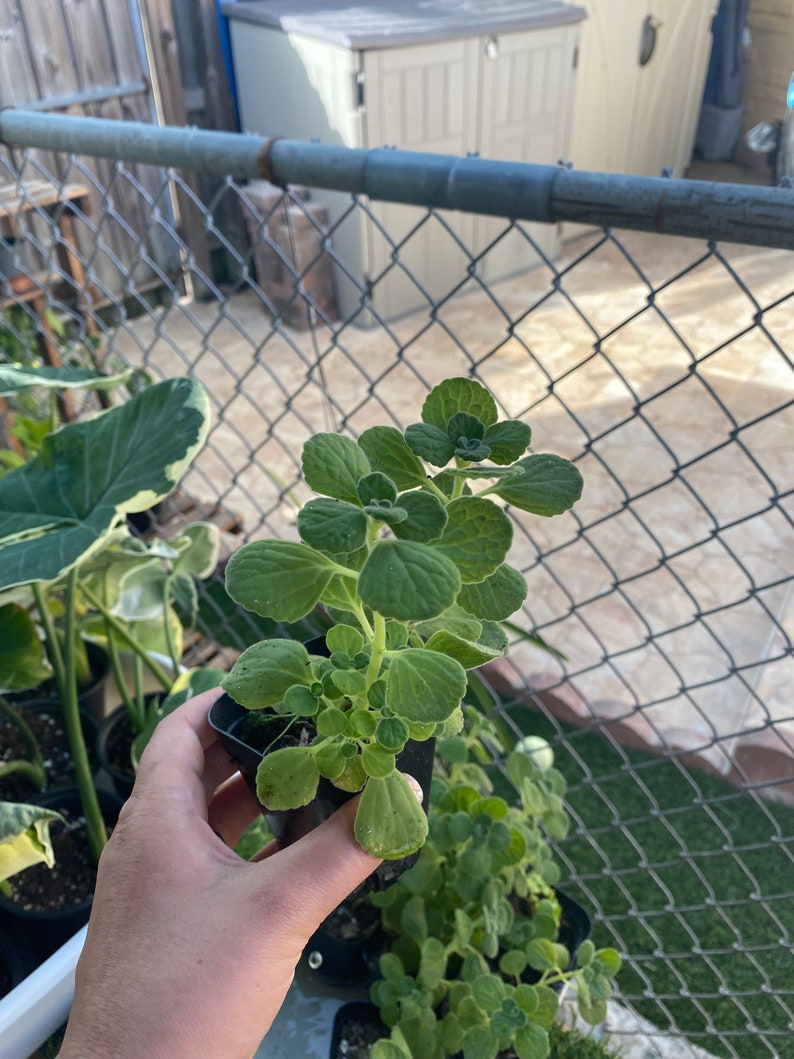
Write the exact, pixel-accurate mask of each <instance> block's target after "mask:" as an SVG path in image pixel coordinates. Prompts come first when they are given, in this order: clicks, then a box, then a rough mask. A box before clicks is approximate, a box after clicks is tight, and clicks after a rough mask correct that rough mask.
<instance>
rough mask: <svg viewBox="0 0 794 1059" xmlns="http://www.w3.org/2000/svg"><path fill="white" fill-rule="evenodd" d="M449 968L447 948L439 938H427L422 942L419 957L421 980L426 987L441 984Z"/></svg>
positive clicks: (430, 987)
mask: <svg viewBox="0 0 794 1059" xmlns="http://www.w3.org/2000/svg"><path fill="white" fill-rule="evenodd" d="M446 969H447V950H446V948H445V947H444V945H443V944H442V943H441V942H440V941H439V940H438V938H426V939H425V940H424V941H423V942H422V948H421V953H420V957H419V973H418V975H417V977H418V979H419V981H420V982H421V983H422V985H423V986H424V987H425V988H426V989H435V988H436V986H438V985H440V983H441V981H442V979H443V977H444V973H445V971H446Z"/></svg>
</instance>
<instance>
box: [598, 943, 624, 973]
mask: <svg viewBox="0 0 794 1059" xmlns="http://www.w3.org/2000/svg"><path fill="white" fill-rule="evenodd" d="M593 961H594V962H595V963H596V964H597V965H598V966H599V967H600V969H601V971H602V972H603V973H604V974H605V975H606V976H607V977H608V978H614V977H615V975H616V974H617V973H618V971H619V970H620V964H621V959H620V955H619V954H618V952H617V951H616V950H615V949H599V950H598V951H597V952H596V954H595V956H594V957H593Z"/></svg>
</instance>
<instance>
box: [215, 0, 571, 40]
mask: <svg viewBox="0 0 794 1059" xmlns="http://www.w3.org/2000/svg"><path fill="white" fill-rule="evenodd" d="M221 10H222V12H223V14H224V15H226V16H228V17H229V18H230V19H233V20H235V21H240V22H250V23H254V24H256V25H260V26H269V27H272V28H275V29H281V30H283V31H284V32H285V33H296V34H300V35H301V36H305V37H313V38H315V39H316V40H322V41H325V42H326V43H328V44H337V45H341V46H342V47H346V48H358V49H361V48H395V47H398V46H399V45H403V44H417V43H420V42H428V41H437V40H453V39H455V38H459V37H475V36H479V35H480V34H482V33H497V32H500V33H505V32H509V31H511V30H526V29H542V28H544V27H546V26H558V25H563V24H565V23H570V22H581V21H582V19H584V18H586V12H585V10H584V8H581V7H575V6H573V5H570V4H566V3H561V2H559V0H491V2H489V3H488V4H487V5H485V4H483V3H482V0H381V2H379V3H378V2H374V0H373V2H371V3H364V4H350V3H346V2H345V0H245V2H236V3H228V2H227V3H223V4H222V5H221Z"/></svg>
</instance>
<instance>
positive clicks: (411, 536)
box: [392, 489, 447, 543]
mask: <svg viewBox="0 0 794 1059" xmlns="http://www.w3.org/2000/svg"><path fill="white" fill-rule="evenodd" d="M400 507H401V508H402V509H403V511H405V512H407V515H408V517H407V519H406V520H405V521H404V522H400V523H399V524H398V525H395V526H393V527H392V528H393V530H394V536H395V537H398V538H399V539H400V540H406V541H422V542H423V543H429V542H430V541H433V540H436V538H437V537H440V536H441V534H442V533H443V532H444V527H445V526H446V524H447V509H446V507H445V506H444V504H443V503H442V502H441V500H439V498H438V497H437V496H436V495H435V494H434V493H428V492H425V490H423V489H419V490H417V491H416V492H413V493H403V495H402V496H401V497H400Z"/></svg>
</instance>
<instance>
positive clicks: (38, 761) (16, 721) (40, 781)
mask: <svg viewBox="0 0 794 1059" xmlns="http://www.w3.org/2000/svg"><path fill="white" fill-rule="evenodd" d="M0 714H2V715H3V716H4V717H5V718H6V720H7V721H8V722H9V724H12V725H13V726H14V727H15V728H16V730H17V731H18V732H19V734H20V736H21V737H22V741H23V742H24V744H25V747H26V749H27V752H28V754H29V755H30V761H9V762H8V763H7V764H5V765H0V776H8V775H10V774H11V773H12V772H23V773H24V774H25V775H26V776H27V777H28V779H29V780H30V781H31V782H32V783H33V784H34V785H35V787H36V789H37V790H39V791H40V790H41V789H42V787H44V786H45V785H46V783H47V772H46V770H45V768H44V762H43V761H42V758H41V751H40V750H39V745H38V743H37V742H36V737H35V736H34V734H33V732H32V731H31V730H30V727H29V726H28V725H27V724H26V723H25V721H24V720H23V718H22V717H21V716H20V715H19V714H18V713H17V711H16V710H14V709H12V708H11V706H9V704H8V703H7V702H6V700H5V699H4V698H3V696H2V695H0Z"/></svg>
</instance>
